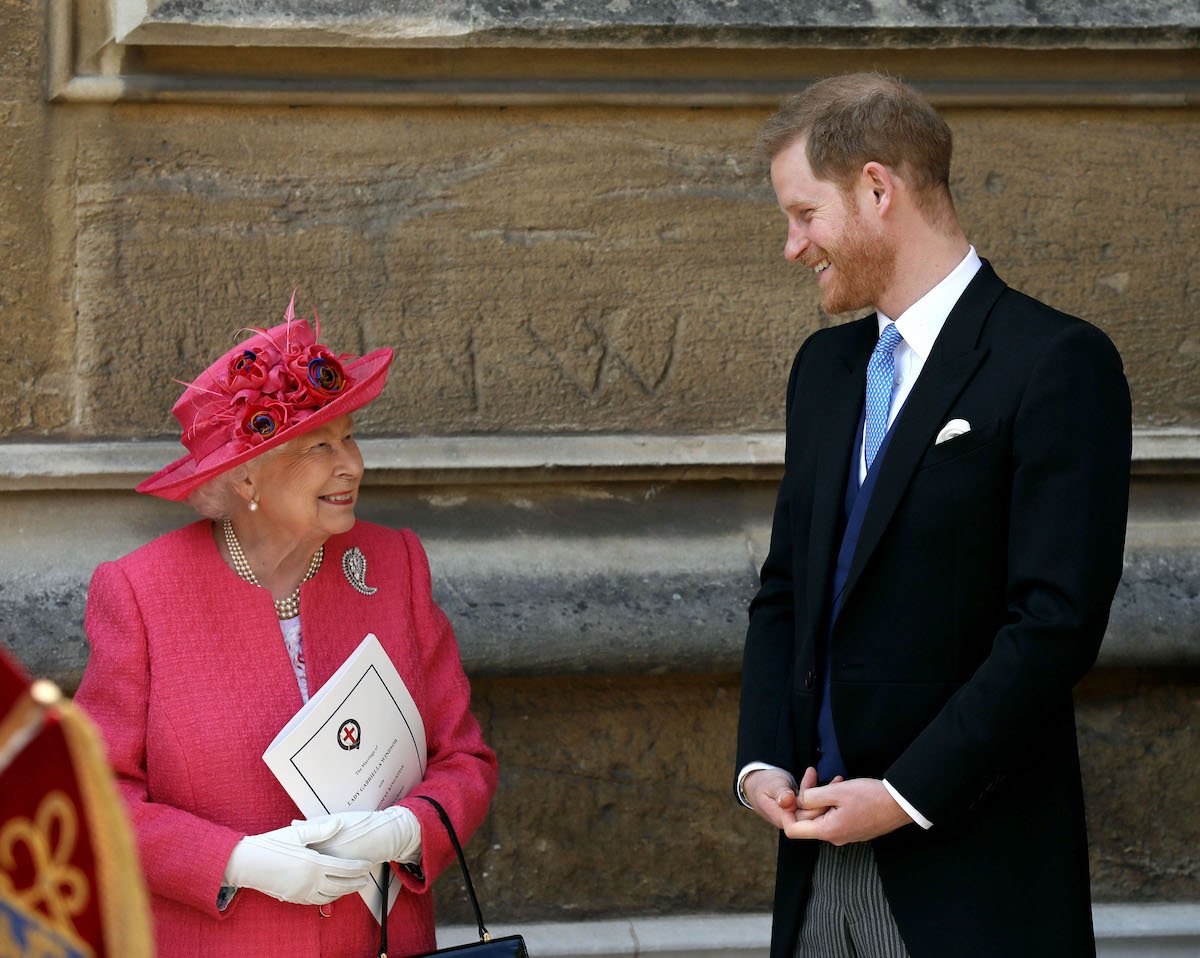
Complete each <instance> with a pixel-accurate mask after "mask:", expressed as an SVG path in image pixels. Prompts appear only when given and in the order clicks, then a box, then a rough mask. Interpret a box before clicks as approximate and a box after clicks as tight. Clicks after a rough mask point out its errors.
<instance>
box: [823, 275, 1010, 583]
mask: <svg viewBox="0 0 1200 958" xmlns="http://www.w3.org/2000/svg"><path fill="white" fill-rule="evenodd" d="M1004 288H1005V285H1004V283H1003V282H1002V281H1001V280H1000V279H999V278H998V277H997V276H996V274H995V272H993V270H992V268H991V266H990V265H989V264H988V263H987V261H986V260H985V261H984V263H983V266H982V267H981V268H980V269H979V272H978V273H976V274H975V277H974V278H973V279H972V280H971V282H970V284H969V285H968V286H967V288H966V289H965V290H964V291H963V294H962V296H961V297H959V300H958V302H957V303H955V305H954V308H953V309H952V310H951V311H950V315H949V316H947V317H946V322H945V325H943V326H942V331H941V332H940V333H939V334H938V337H937V339H936V340H935V341H934V344H933V349H932V351H931V352H930V355H929V359H928V361H927V362H926V363H925V368H924V369H923V370H922V371H921V375H920V377H919V378H918V379H917V382H916V384H915V385H914V386H913V390H912V392H911V393H909V396H908V399H907V400H906V401H905V403H904V408H903V409H901V411H900V415H899V416H897V417H896V421H895V423H894V424H893V426H892V437H891V441H890V444H889V446H888V450H887V454H886V455H885V456H884V458H883V460H882V462H881V463H880V471H879V479H878V481H877V482H876V485H875V490H874V492H873V493H872V495H871V501H870V503H869V504H868V505H867V512H866V516H865V517H864V518H863V525H862V530H861V532H860V533H859V538H858V546H857V548H856V549H855V551H854V558H853V560H852V561H851V563H850V572H849V574H848V576H847V578H846V586H845V590H844V592H843V596H844V598H843V605H844V604H845V602H846V601H848V600H849V597H850V593H851V592H852V591H853V590H854V586H855V584H856V583H857V581H858V579H859V577H860V576H861V575H862V571H863V568H864V567H865V566H866V564H867V561H868V560H869V559H870V557H871V553H872V552H874V551H875V547H876V546H877V545H878V544H879V540H880V538H881V537H882V536H883V533H884V530H886V529H887V526H888V523H889V522H890V521H891V518H892V516H893V514H894V513H895V511H896V507H897V506H898V505H899V504H900V500H901V499H902V498H903V497H904V492H905V490H906V489H907V488H908V484H909V482H910V480H911V479H912V476H913V473H914V472H915V471H916V469H917V464H918V463H919V462H920V461H921V457H922V456H923V455H924V454H925V451H926V449H928V447H929V444H930V443H931V442H932V441H933V438H934V436H935V435H937V430H938V427H939V426H940V425H941V423H942V422H943V417H944V416H945V415H946V412H947V410H949V408H950V406H951V404H952V403H953V402H954V400H955V399H957V398H958V395H959V393H961V392H962V390H963V387H964V386H966V384H967V382H968V381H969V380H970V378H971V377H972V376H973V375H974V374H975V370H976V369H978V368H979V364H980V363H981V362H982V361H983V358H984V356H985V355H987V349H986V348H983V347H979V346H978V345H977V344H978V342H979V336H980V333H981V332H982V329H983V324H984V321H985V320H986V319H987V316H988V313H989V312H990V311H991V308H992V306H993V304H995V302H996V299H997V298H998V297H999V296H1000V293H1001V292H1003V290H1004ZM863 375H864V388H865V375H866V372H865V366H864V372H863ZM843 478H844V474H843Z"/></svg>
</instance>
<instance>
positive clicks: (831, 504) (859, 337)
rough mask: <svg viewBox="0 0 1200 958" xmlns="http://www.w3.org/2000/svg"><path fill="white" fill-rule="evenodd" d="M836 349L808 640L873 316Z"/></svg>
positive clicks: (817, 495)
mask: <svg viewBox="0 0 1200 958" xmlns="http://www.w3.org/2000/svg"><path fill="white" fill-rule="evenodd" d="M846 333H847V335H846V336H845V338H844V339H843V340H842V342H841V343H840V344H839V349H838V352H837V354H836V361H835V362H832V363H830V364H829V366H828V370H829V374H828V375H829V378H828V380H827V381H826V383H825V384H824V386H825V388H824V389H823V390H822V393H821V395H822V399H823V402H822V404H821V406H820V408H819V410H818V413H817V415H818V420H817V421H818V422H819V423H820V425H819V426H818V427H817V428H818V431H819V434H820V439H819V441H818V445H817V451H816V457H815V460H814V462H813V471H812V475H813V501H812V519H811V523H810V526H809V537H808V570H807V571H808V574H807V575H806V577H805V581H806V583H807V586H808V602H807V604H806V606H805V608H806V609H807V611H808V621H807V623H806V624H807V626H808V630H807V634H808V635H816V634H817V629H818V628H819V625H820V616H821V611H822V609H824V608H825V605H826V602H827V600H828V598H829V580H830V577H831V576H832V574H833V558H834V556H835V555H836V554H837V548H838V544H839V537H838V532H839V530H840V529H841V522H840V521H839V518H840V516H841V513H842V499H843V498H844V496H845V494H846V470H847V469H849V468H850V453H851V451H852V450H853V449H854V427H855V425H856V424H857V423H858V415H859V412H861V410H862V404H863V396H864V393H865V383H866V375H867V362H868V360H870V358H871V350H872V349H874V347H875V340H876V339H877V338H878V333H879V326H878V322H877V320H876V319H875V316H874V314H872V315H871V316H868V317H867V318H866V319H863V320H859V321H858V322H857V323H852V324H850V326H849V327H848V328H847V330H846Z"/></svg>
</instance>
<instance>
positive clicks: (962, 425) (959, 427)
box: [933, 419, 971, 446]
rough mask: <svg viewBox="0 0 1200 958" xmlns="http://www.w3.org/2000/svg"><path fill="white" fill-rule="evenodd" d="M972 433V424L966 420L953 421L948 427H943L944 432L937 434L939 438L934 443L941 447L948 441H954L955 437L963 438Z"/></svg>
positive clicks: (947, 424)
mask: <svg viewBox="0 0 1200 958" xmlns="http://www.w3.org/2000/svg"><path fill="white" fill-rule="evenodd" d="M970 431H971V424H970V423H969V422H967V421H966V420H965V419H951V420H950V421H949V422H948V423H946V425H944V426H942V431H941V432H939V433H938V434H937V438H936V439H935V440H934V441H933V444H934V445H935V446H939V445H941V444H942V443H943V442H945V441H946V440H947V439H953V438H954V437H955V436H961V435H962V434H963V433H965V432H970Z"/></svg>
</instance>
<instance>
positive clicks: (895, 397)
mask: <svg viewBox="0 0 1200 958" xmlns="http://www.w3.org/2000/svg"><path fill="white" fill-rule="evenodd" d="M982 265H983V264H982V263H981V262H980V260H979V254H978V253H976V252H975V247H974V246H971V247H969V248H968V249H967V255H966V256H964V257H963V258H962V262H960V263H959V264H958V265H957V266H955V267H954V269H952V270H951V271H950V272H949V274H947V276H946V278H945V279H943V280H942V281H941V282H940V283H938V284H937V285H936V286H935V287H933V289H931V290H930V291H929V292H928V293H926V294H925V295H924V296H922V297H921V298H920V299H918V300H917V301H916V302H915V303H913V304H912V305H911V306H909V307H908V309H906V310H905V311H904V312H903V313H901V314H900V316H899V318H897V319H896V320H895V321H894V322H895V323H896V329H897V331H898V332H899V333H900V335H901V336H902V337H903V339H902V340H901V341H900V342H899V343H898V344H897V345H896V348H895V350H894V352H893V354H892V355H893V357H894V358H895V380H894V383H895V385H894V388H893V390H892V404H891V407H890V408H889V410H888V422H887V424H888V429H891V428H892V423H894V422H895V421H896V416H898V415H899V414H900V410H901V408H903V406H904V401H905V400H906V399H908V394H909V393H910V392H912V388H913V385H914V384H915V383H916V381H917V377H918V376H920V375H921V370H922V369H924V368H925V361H926V360H927V359H928V358H929V353H930V352H931V351H932V349H933V343H934V340H936V339H937V337H938V333H940V332H941V331H942V326H944V325H945V324H946V317H947V316H949V315H950V310H951V309H953V308H954V304H955V303H957V302H958V300H959V298H960V297H961V296H962V294H963V291H964V290H966V288H967V286H968V284H969V283H970V282H971V280H972V279H974V277H975V274H976V273H977V272H978V271H979V267H980V266H982ZM876 316H877V318H878V320H879V333H880V335H882V334H883V331H884V329H886V328H887V325H888V323H890V322H893V320H892V319H890V318H889V317H887V316H885V315H884V314H883V313H880V312H876ZM863 429H864V437H863V442H862V451H860V453H859V458H858V481H859V484H860V485H861V484H862V482H863V480H864V479H866V477H867V460H866V445H867V444H866V437H865V430H866V423H864V424H863ZM775 767H776V766H774V765H768V764H767V763H765V762H750V763H748V764H747V765H746V766H745V767H744V768H743V769H742V770H741V771H740V772H739V773H738V780H737V792H738V798H739V799H740V800H741V802H742V804H743V805H745V806H746V807H747V808H750V807H751V806H750V803H749V802H748V801H747V800H746V793H745V791H744V790H743V786H744V785H745V782H746V776H747V775H749V774H750V773H751V772H754V771H757V770H759V769H772V768H775ZM795 785H796V781H795V779H794V778H793V779H792V786H793V788H794V787H795ZM883 785H884V787H885V788H886V789H887V790H888V793H889V794H890V795H891V796H892V798H894V799H895V800H896V803H897V804H898V805H899V806H900V807H901V808H903V809H904V811H905V812H906V813H907V814H908V816H909V818H911V819H912V820H913V821H914V822H916V823H917V824H918V825H920V826H921V827H922V828H930V827H932V826H933V822H931V821H929V819H927V818H926V817H925V816H924V815H922V814H921V813H920V812H919V811H917V809H915V808H914V807H913V806H912V805H911V804H910V803H909V802H908V801H906V800H905V798H904V796H902V795H901V794H900V793H899V792H897V791H896V789H894V788H893V787H892V786H891V784H890V783H889V782H888V780H887V779H884V780H883Z"/></svg>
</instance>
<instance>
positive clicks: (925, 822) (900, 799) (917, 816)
mask: <svg viewBox="0 0 1200 958" xmlns="http://www.w3.org/2000/svg"><path fill="white" fill-rule="evenodd" d="M883 787H884V788H886V789H887V790H888V794H890V795H891V796H892V798H894V799H895V800H896V804H897V805H899V806H900V807H901V808H903V809H904V811H905V813H906V814H907V815H908V817H909V818H911V819H912V820H913V821H914V822H916V823H917V824H918V825H920V826H921V827H922V828H924V829H926V830H928V829H930V828H933V822H931V821H930V820H929V819H928V818H926V817H925V816H924V815H922V814H921V813H920V812H918V811H917V810H916V809H915V808H913V807H912V806H911V805H910V804H909V803H908V801H907V800H906V799H905V798H904V796H903V795H901V794H900V793H899V792H898V791H896V790H895V789H894V788H892V785H891V783H890V782H889V781H888V780H887V779H886V778H885V779H884V780H883Z"/></svg>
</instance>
